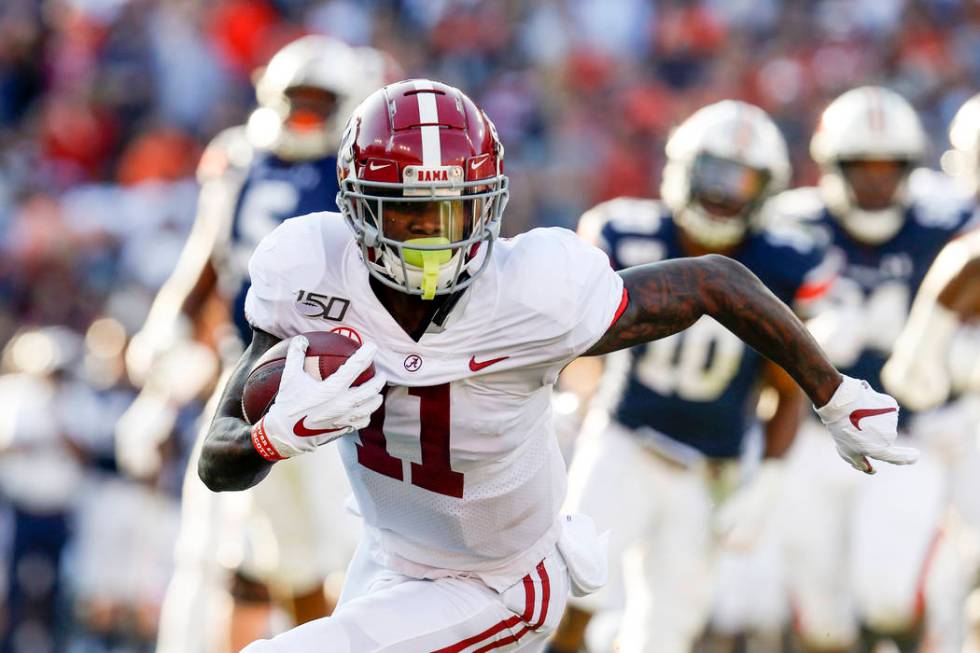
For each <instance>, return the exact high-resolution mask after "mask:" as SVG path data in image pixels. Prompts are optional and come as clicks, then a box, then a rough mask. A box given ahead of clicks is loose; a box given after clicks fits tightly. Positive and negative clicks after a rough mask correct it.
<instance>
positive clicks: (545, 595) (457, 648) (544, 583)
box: [433, 560, 551, 653]
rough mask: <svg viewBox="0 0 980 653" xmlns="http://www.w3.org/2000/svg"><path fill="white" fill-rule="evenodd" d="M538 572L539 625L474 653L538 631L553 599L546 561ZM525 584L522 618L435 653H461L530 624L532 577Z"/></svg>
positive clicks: (506, 621) (502, 623)
mask: <svg viewBox="0 0 980 653" xmlns="http://www.w3.org/2000/svg"><path fill="white" fill-rule="evenodd" d="M536 569H537V572H538V577H539V578H540V579H541V589H542V599H543V600H544V602H543V603H542V606H541V617H540V618H539V619H538V624H537V625H536V626H533V627H528V626H524V627H523V628H522V629H521V630H519V631H518V632H517V633H515V634H513V635H510V636H508V637H504V638H503V639H499V640H497V641H494V642H490V643H488V644H487V645H486V646H484V647H482V648H479V649H477V650H476V651H474V652H473V653H483V652H484V651H492V650H493V649H495V648H500V647H501V646H506V645H507V644H512V643H514V642H517V641H518V640H520V639H521V638H522V637H523V636H524V635H526V634H527V633H528V631H529V630H532V629H534V630H536V629H537V628H539V627H540V625H541V624H542V623H543V622H544V619H545V616H546V615H547V614H548V603H547V601H548V600H549V599H550V597H551V588H550V586H549V582H548V572H547V571H546V570H545V568H544V560H542V561H541V562H539V563H538V566H537V567H536ZM522 580H523V583H524V613H523V614H522V615H521V616H517V615H514V616H513V617H510V618H508V619H504V620H503V621H501V622H500V623H498V624H496V625H494V626H491V627H490V628H487V629H486V630H484V631H483V632H481V633H479V634H476V635H473V636H472V637H468V638H466V639H464V640H461V641H459V642H457V643H455V644H453V645H451V646H446V647H444V648H441V649H438V650H437V651H433V653H460V652H461V651H463V650H464V649H467V648H469V647H470V646H473V645H474V644H479V643H480V642H482V641H483V640H485V639H488V638H490V637H493V636H494V635H497V634H499V633H500V632H501V631H503V630H506V629H508V628H511V627H513V626H516V625H517V624H518V623H519V622H521V621H523V622H524V623H525V624H528V623H530V621H531V618H532V617H533V616H534V598H535V597H534V594H535V593H534V581H533V580H532V579H531V575H530V574H528V575H526V576H525V577H524V578H523V579H522Z"/></svg>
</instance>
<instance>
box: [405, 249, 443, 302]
mask: <svg viewBox="0 0 980 653" xmlns="http://www.w3.org/2000/svg"><path fill="white" fill-rule="evenodd" d="M448 244H449V239H448V238H442V237H440V236H433V237H430V238H413V239H411V240H406V241H405V247H404V248H402V255H403V256H404V257H405V263H407V264H408V265H414V266H415V267H417V268H422V299H432V298H434V297H435V296H436V285H437V284H438V283H439V268H440V267H441V266H443V265H445V264H446V263H449V260H450V259H451V258H452V257H453V251H452V250H451V249H411V246H412V245H448Z"/></svg>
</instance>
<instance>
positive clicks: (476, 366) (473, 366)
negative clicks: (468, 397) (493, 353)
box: [470, 356, 510, 372]
mask: <svg viewBox="0 0 980 653" xmlns="http://www.w3.org/2000/svg"><path fill="white" fill-rule="evenodd" d="M508 358H510V356H501V357H500V358H491V359H490V360H487V361H483V362H480V363H478V362H477V360H476V356H470V371H471V372H479V371H480V370H482V369H483V368H484V367H490V366H491V365H493V364H494V363H499V362H500V361H504V360H507V359H508Z"/></svg>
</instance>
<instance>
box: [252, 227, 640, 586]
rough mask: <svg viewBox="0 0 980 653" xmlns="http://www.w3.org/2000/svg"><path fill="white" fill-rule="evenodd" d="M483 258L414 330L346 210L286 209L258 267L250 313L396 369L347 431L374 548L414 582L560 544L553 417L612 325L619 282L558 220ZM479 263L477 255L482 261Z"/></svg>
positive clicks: (513, 560)
mask: <svg viewBox="0 0 980 653" xmlns="http://www.w3.org/2000/svg"><path fill="white" fill-rule="evenodd" d="M491 256H492V260H491V261H490V262H489V264H488V266H487V269H486V270H485V271H484V273H483V274H482V275H480V276H479V277H478V278H477V279H476V280H475V281H474V282H473V284H472V285H471V286H470V288H469V289H468V290H467V291H466V292H465V293H464V295H463V296H462V297H461V299H460V300H459V302H458V303H457V305H456V306H455V307H454V308H453V309H452V311H451V312H450V314H449V316H448V317H447V318H446V319H445V321H444V322H443V323H442V325H433V327H430V328H429V330H428V331H427V332H426V333H425V334H424V335H422V337H421V338H420V339H419V340H418V341H417V342H416V341H415V340H413V339H412V338H411V337H410V336H409V335H408V334H406V333H405V332H404V331H403V330H402V328H401V327H400V326H399V325H398V324H397V322H395V320H394V319H393V318H392V317H391V315H390V314H389V313H388V311H387V310H386V309H385V308H384V307H383V306H382V305H381V303H380V302H379V301H378V299H377V297H376V296H375V294H374V292H373V291H372V289H371V286H370V284H369V276H368V270H367V267H366V266H365V264H364V263H363V261H362V260H361V251H360V248H359V247H358V245H357V243H356V242H355V241H354V239H353V237H352V235H351V232H350V230H349V229H348V227H347V225H346V224H345V222H344V220H343V218H342V217H341V216H340V215H339V214H336V213H314V214H310V215H307V216H303V217H299V218H294V219H291V220H288V221H286V222H285V223H284V224H283V225H282V226H280V227H278V228H277V229H276V230H275V231H273V232H272V233H271V234H269V236H267V237H266V238H265V239H264V240H263V241H262V243H261V244H260V245H259V247H258V248H257V249H256V251H255V254H254V256H253V258H252V260H251V262H250V265H249V273H250V275H251V278H252V287H251V290H250V291H249V294H248V298H247V300H246V304H245V311H246V315H247V317H248V319H249V322H250V323H251V324H252V325H253V326H254V327H256V328H258V329H262V330H263V331H267V332H269V333H271V334H273V335H275V336H277V337H279V338H287V337H290V336H293V335H296V334H299V333H303V332H307V331H335V332H338V333H342V334H344V335H347V336H350V337H353V338H354V339H358V340H361V341H370V342H374V343H375V344H377V346H378V354H377V357H376V358H375V361H374V364H375V366H376V368H377V369H379V370H381V371H382V372H384V373H385V374H386V375H387V376H388V379H389V386H388V388H387V389H386V395H385V402H384V404H383V405H382V407H381V408H380V409H379V410H378V411H377V412H376V413H375V414H374V415H373V416H372V421H371V424H370V425H369V426H368V427H367V428H365V429H363V430H361V432H360V433H358V434H355V435H351V436H347V437H343V438H341V439H340V440H339V446H340V449H341V455H342V457H343V459H344V464H345V467H346V469H347V474H348V477H349V478H350V481H351V485H352V487H353V491H354V497H355V499H356V503H357V507H358V509H359V511H360V512H361V514H362V515H363V516H364V520H365V523H366V525H367V527H368V528H370V529H372V531H373V534H374V535H375V536H376V539H377V541H378V543H379V544H378V547H377V550H376V551H375V552H374V553H375V557H376V558H377V559H378V561H379V562H380V563H381V564H384V565H386V566H388V567H390V568H392V569H394V570H396V571H398V572H400V573H404V574H408V575H411V576H415V577H419V578H436V577H440V576H447V575H458V574H460V573H463V574H467V573H469V574H472V575H476V576H478V577H479V578H481V579H482V580H483V581H484V582H486V583H487V584H488V585H489V586H491V587H494V588H503V587H507V586H508V585H510V584H512V583H513V582H516V580H517V579H519V578H520V577H521V576H523V575H524V574H525V573H527V570H528V569H530V568H531V567H533V566H534V565H535V564H536V563H537V562H538V561H540V560H541V559H542V558H544V557H545V556H546V555H548V553H549V552H550V551H551V549H552V547H553V546H554V543H555V541H556V539H557V535H558V530H559V529H558V525H557V516H558V511H559V508H560V506H561V504H562V501H563V499H564V495H565V465H564V462H563V460H562V457H561V454H560V452H559V450H558V445H557V441H556V438H555V435H554V430H553V424H552V413H551V395H552V387H553V384H554V382H555V380H556V378H557V376H558V373H559V372H560V371H561V369H562V368H563V367H564V366H565V365H566V364H567V363H568V362H569V361H571V360H572V359H574V358H575V357H577V356H579V355H580V354H582V353H583V352H585V351H586V350H588V349H589V347H591V346H592V345H593V344H594V343H595V342H596V341H598V339H599V338H600V337H601V336H602V335H603V334H604V333H605V332H606V330H607V329H608V328H609V325H610V324H611V323H612V322H613V320H614V318H615V316H616V315H617V310H618V309H619V308H620V307H621V306H622V305H623V301H624V297H625V295H624V292H623V283H622V279H621V278H620V277H619V275H617V274H616V273H615V272H613V270H612V269H611V267H610V266H609V262H608V259H607V257H606V255H605V254H603V253H602V252H601V251H599V250H598V249H596V248H594V247H591V246H589V245H587V244H586V243H584V242H583V241H581V240H580V239H579V238H578V237H577V236H576V235H575V234H574V233H572V232H570V231H567V230H564V229H536V230H533V231H531V232H528V233H526V234H523V235H521V236H518V237H517V238H513V239H501V240H498V241H496V243H495V244H494V247H493V249H492V254H491ZM478 263H479V262H477V264H478Z"/></svg>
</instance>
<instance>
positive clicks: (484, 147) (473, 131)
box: [337, 79, 507, 299]
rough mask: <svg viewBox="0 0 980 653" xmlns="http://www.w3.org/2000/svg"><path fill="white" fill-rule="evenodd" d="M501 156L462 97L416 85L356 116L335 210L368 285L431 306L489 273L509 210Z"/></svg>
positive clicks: (389, 91) (374, 101)
mask: <svg viewBox="0 0 980 653" xmlns="http://www.w3.org/2000/svg"><path fill="white" fill-rule="evenodd" d="M503 163H504V148H503V146H502V145H501V144H500V139H499V138H498V137H497V130H496V129H495V128H494V126H493V123H492V122H490V119H489V118H488V117H487V115H486V114H485V113H484V112H483V110H482V109H480V108H479V107H478V106H477V105H476V104H475V103H474V102H473V101H472V100H471V99H470V98H468V97H467V96H466V95H465V94H463V93H462V92H461V91H460V90H459V89H456V88H453V87H452V86H448V85H446V84H442V83H440V82H434V81H430V80H425V79H413V80H406V81H401V82H396V83H394V84H390V85H388V86H385V87H384V88H382V89H380V90H378V91H375V92H374V93H373V94H372V95H370V96H369V97H368V98H367V99H366V100H365V101H364V102H363V103H362V104H361V105H360V106H359V107H358V108H357V109H356V110H355V111H354V113H353V115H352V116H351V118H350V120H349V121H348V123H347V127H346V130H345V132H344V136H343V139H342V143H341V146H340V152H339V154H338V157H337V175H338V178H339V181H340V192H339V193H338V195H337V205H338V206H339V207H340V210H341V213H342V214H343V215H344V217H345V218H346V220H347V222H348V223H349V224H350V226H351V228H352V229H353V231H354V236H355V238H356V240H357V242H358V243H359V244H360V246H361V251H362V254H363V257H364V261H365V263H366V264H367V266H368V270H369V271H370V273H371V275H372V276H373V277H375V278H376V279H378V280H379V281H380V282H381V283H384V284H385V285H387V286H390V287H392V288H397V289H398V290H401V291H404V292H407V293H410V294H413V295H420V296H421V297H422V298H423V299H432V298H433V297H435V296H436V295H441V294H447V293H452V292H455V291H457V290H461V289H463V288H466V287H467V286H468V285H469V284H470V283H472V282H473V279H475V278H476V276H477V275H478V274H480V273H481V272H482V271H483V270H484V269H485V268H486V266H487V264H488V262H489V260H490V252H491V250H492V248H493V242H494V240H495V239H496V238H497V236H498V235H499V233H500V218H501V215H502V214H503V211H504V207H505V206H506V204H507V177H506V176H505V175H504V174H503Z"/></svg>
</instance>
